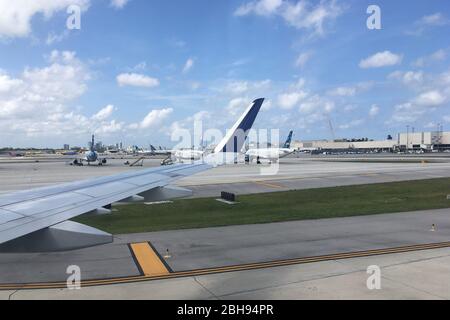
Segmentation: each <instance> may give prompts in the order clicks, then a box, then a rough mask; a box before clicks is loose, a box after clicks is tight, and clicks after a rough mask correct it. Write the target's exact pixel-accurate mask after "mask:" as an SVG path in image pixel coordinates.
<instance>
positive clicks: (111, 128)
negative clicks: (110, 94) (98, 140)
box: [95, 120, 124, 134]
mask: <svg viewBox="0 0 450 320" xmlns="http://www.w3.org/2000/svg"><path fill="white" fill-rule="evenodd" d="M123 129H124V123H123V122H117V121H116V120H111V121H110V122H106V123H102V124H101V126H100V127H99V128H98V129H97V130H95V133H103V134H111V133H116V132H120V131H122V130H123Z"/></svg>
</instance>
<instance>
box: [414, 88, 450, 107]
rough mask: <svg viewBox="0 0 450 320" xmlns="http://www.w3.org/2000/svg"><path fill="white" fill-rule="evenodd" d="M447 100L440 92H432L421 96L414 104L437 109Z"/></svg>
mask: <svg viewBox="0 0 450 320" xmlns="http://www.w3.org/2000/svg"><path fill="white" fill-rule="evenodd" d="M445 100H446V98H445V96H444V95H442V94H441V93H440V92H439V91H438V90H431V91H427V92H424V93H422V94H420V95H419V96H418V97H417V98H416V99H415V100H414V102H415V103H416V104H417V105H419V106H424V107H436V106H440V105H441V104H443V103H444V102H445Z"/></svg>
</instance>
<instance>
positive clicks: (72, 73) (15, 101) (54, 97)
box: [0, 51, 93, 136]
mask: <svg viewBox="0 0 450 320" xmlns="http://www.w3.org/2000/svg"><path fill="white" fill-rule="evenodd" d="M48 61H49V63H50V64H49V65H48V66H45V67H42V68H26V69H25V70H24V71H23V72H22V74H21V75H20V77H17V78H14V77H12V76H11V75H8V74H6V73H4V72H3V73H1V74H0V105H1V108H0V131H2V132H4V133H8V134H13V133H16V134H18V135H21V136H25V135H26V136H37V135H41V136H43V135H45V136H57V135H61V134H63V133H66V134H68V133H71V132H85V131H87V130H90V129H91V128H92V126H93V121H92V120H91V119H89V118H88V117H86V116H84V115H82V114H80V113H79V112H75V111H71V110H70V104H71V103H73V102H74V101H76V99H77V98H79V97H80V96H81V95H83V94H84V92H85V91H86V90H87V81H88V80H89V79H90V76H89V74H90V72H89V70H88V69H87V67H86V66H85V65H84V64H83V63H82V62H81V61H79V60H78V59H77V58H76V55H75V53H74V52H69V51H63V52H59V51H53V52H52V53H51V55H50V56H49V59H48Z"/></svg>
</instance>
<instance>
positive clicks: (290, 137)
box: [283, 130, 294, 149]
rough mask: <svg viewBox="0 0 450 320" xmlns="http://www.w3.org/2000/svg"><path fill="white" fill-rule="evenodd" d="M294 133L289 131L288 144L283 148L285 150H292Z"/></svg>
mask: <svg viewBox="0 0 450 320" xmlns="http://www.w3.org/2000/svg"><path fill="white" fill-rule="evenodd" d="M293 133H294V132H293V131H292V130H291V131H289V135H288V137H287V140H286V142H285V143H284V146H283V148H286V149H290V148H291V141H292V134H293Z"/></svg>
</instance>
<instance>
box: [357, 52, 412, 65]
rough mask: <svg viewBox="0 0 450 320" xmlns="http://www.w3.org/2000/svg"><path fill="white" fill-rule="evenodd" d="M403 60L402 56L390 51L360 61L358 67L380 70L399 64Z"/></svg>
mask: <svg viewBox="0 0 450 320" xmlns="http://www.w3.org/2000/svg"><path fill="white" fill-rule="evenodd" d="M402 60H403V56H402V55H398V54H394V53H392V52H390V51H383V52H378V53H375V54H374V55H372V56H370V57H368V58H366V59H364V60H361V61H360V63H359V67H360V68H363V69H366V68H380V67H386V66H394V65H397V64H400V63H401V62H402Z"/></svg>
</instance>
